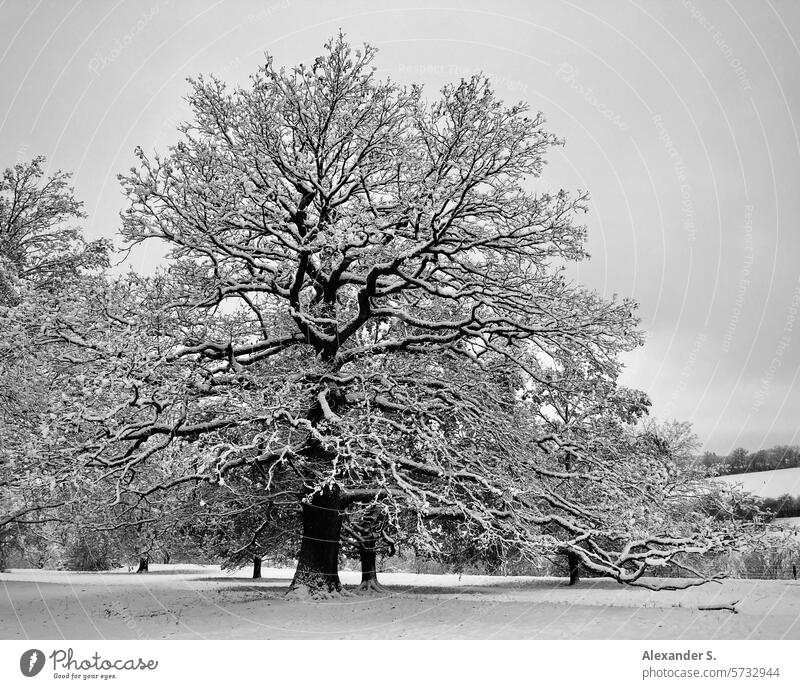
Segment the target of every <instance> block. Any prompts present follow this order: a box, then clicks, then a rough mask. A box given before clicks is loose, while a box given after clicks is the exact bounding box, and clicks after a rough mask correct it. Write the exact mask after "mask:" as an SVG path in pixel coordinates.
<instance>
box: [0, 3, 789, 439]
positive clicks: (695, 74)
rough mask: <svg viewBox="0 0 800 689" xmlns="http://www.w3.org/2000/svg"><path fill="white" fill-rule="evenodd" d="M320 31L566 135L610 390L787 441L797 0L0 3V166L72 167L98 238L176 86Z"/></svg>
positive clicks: (141, 262) (562, 164) (252, 62)
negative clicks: (635, 317)
mask: <svg viewBox="0 0 800 689" xmlns="http://www.w3.org/2000/svg"><path fill="white" fill-rule="evenodd" d="M339 28H342V29H343V30H344V31H345V32H346V33H348V34H349V36H350V38H351V40H352V41H353V42H357V43H361V42H369V43H372V44H373V45H375V46H377V47H378V48H379V49H380V53H379V55H378V67H379V68H380V69H381V71H382V72H383V73H384V74H388V75H391V76H392V77H393V78H395V79H396V80H399V81H403V82H411V81H414V82H418V83H425V84H426V85H428V86H429V88H430V89H431V93H433V92H434V89H437V88H438V87H439V86H440V85H441V84H443V83H445V82H447V81H452V80H457V79H459V78H460V77H461V76H463V75H465V74H469V73H472V72H474V71H477V70H483V71H484V72H486V73H488V74H489V75H490V76H491V77H492V79H493V82H494V84H495V89H496V92H497V94H498V95H499V96H500V97H502V98H504V99H506V100H512V101H517V100H524V101H526V102H528V103H529V104H530V105H531V107H532V108H533V109H534V110H542V111H543V112H544V113H545V115H546V116H547V118H548V121H549V124H550V127H551V129H552V130H553V131H554V132H555V133H557V134H559V135H560V136H563V137H565V138H566V140H567V145H566V147H565V148H563V149H559V150H558V151H556V152H555V153H554V154H553V156H552V158H551V161H550V165H549V166H548V168H546V171H545V179H546V182H547V183H548V184H549V185H552V186H556V187H564V188H567V189H575V188H582V189H588V190H589V191H590V192H591V194H592V208H591V212H590V214H589V216H588V217H587V224H588V225H589V229H590V233H589V236H590V242H589V246H590V251H591V253H592V260H591V262H589V263H587V264H584V265H582V266H580V267H579V269H578V270H577V276H578V277H579V279H580V280H581V281H582V282H584V283H585V284H587V285H589V286H592V287H595V288H597V289H598V290H600V291H601V292H603V293H605V294H607V295H611V294H612V293H615V292H616V293H618V294H620V295H628V296H633V297H635V298H636V299H637V300H638V301H639V302H640V304H641V308H640V314H641V316H642V320H643V326H644V328H645V329H646V330H647V333H648V338H647V345H646V346H645V347H644V348H643V349H641V350H640V351H638V352H636V353H635V354H634V355H631V356H629V357H628V358H627V363H628V367H627V369H626V372H625V374H624V381H625V383H626V384H628V385H633V386H636V387H639V388H642V389H644V390H646V391H648V392H649V393H650V395H651V396H652V398H653V400H654V403H655V404H654V409H655V413H656V414H657V415H658V416H660V417H664V418H673V417H675V418H678V419H688V420H690V421H692V422H693V423H694V424H695V429H696V431H697V432H698V434H699V435H700V438H701V440H702V441H703V443H704V447H705V448H706V449H711V450H715V451H718V452H727V451H729V450H730V449H732V448H733V447H734V446H738V445H742V446H744V447H746V448H748V449H751V450H753V449H757V448H759V447H767V446H771V445H774V444H778V443H797V442H800V432H798V429H799V428H800V425H799V423H800V385H798V374H800V270H799V269H798V264H799V263H800V261H799V260H798V259H800V232H799V231H798V221H797V218H798V217H800V188H798V179H800V174H799V173H800V134H798V128H800V127H798V123H796V122H795V121H794V119H793V113H794V112H800V79H798V78H797V74H798V71H799V70H800V3H797V2H794V0H781V1H776V0H764V1H763V2H758V3H754V2H748V1H746V0H736V1H735V2H725V1H722V0H719V1H714V2H706V1H704V0H692V1H691V2H689V1H688V0H676V1H675V2H669V3H668V2H661V1H656V0H647V1H645V0H637V1H635V2H624V1H622V0H614V1H613V2H611V1H598V0H591V1H590V0H580V1H577V0H576V1H575V2H566V1H562V2H559V1H556V0H552V1H550V0H536V1H533V2H531V1H523V0H516V1H514V0H494V2H492V3H485V2H478V1H477V0H475V1H473V0H461V1H458V2H456V1H452V0H450V1H448V0H440V1H439V2H435V3H431V2H425V1H423V0H417V1H416V2H400V1H398V0H395V1H393V2H389V1H382V0H364V1H362V0H350V1H339V2H331V1H323V0H266V1H262V2H256V1H245V0H240V1H237V2H233V1H231V0H223V1H218V2H214V1H212V0H209V1H198V2H191V3H190V2H178V1H177V0H166V1H161V2H159V1H158V0H153V2H146V1H145V2H124V1H120V2H113V1H107V2H101V1H100V0H88V1H84V2H76V3H69V2H55V1H51V2H30V1H23V0H6V1H5V2H2V3H0V84H2V91H0V167H5V166H7V165H9V164H13V163H14V162H17V161H21V160H25V159H29V158H30V157H32V156H33V155H36V154H39V153H41V154H45V155H47V156H48V159H49V162H50V164H51V166H52V167H53V168H56V167H60V168H62V169H65V170H74V171H75V186H76V188H77V192H78V195H79V197H80V198H81V199H83V200H84V201H85V202H86V207H87V211H88V212H89V216H90V217H89V219H88V221H87V226H86V227H87V233H88V234H89V235H90V236H100V235H105V236H113V235H114V233H115V232H116V230H117V227H118V224H119V223H118V218H117V214H118V213H119V212H120V210H121V209H122V207H123V199H122V197H121V194H120V191H119V187H118V184H117V181H116V174H117V173H118V172H121V171H124V170H126V169H127V168H129V167H130V166H131V165H132V163H133V154H132V152H133V148H134V146H136V145H141V146H142V147H143V148H145V150H152V149H153V148H154V147H158V148H162V149H163V148H164V147H166V146H167V145H168V144H169V143H171V142H172V140H173V139H174V134H173V131H174V125H175V123H176V122H177V121H178V120H180V119H182V118H184V117H185V115H186V112H187V111H186V109H185V106H184V103H183V101H182V96H183V95H184V94H185V93H186V84H185V81H184V80H185V78H186V77H188V76H195V75H197V74H198V73H208V72H213V73H215V74H217V75H219V76H221V77H222V78H224V79H225V80H226V81H227V82H228V83H230V84H236V83H245V82H246V81H247V76H248V75H249V74H250V73H252V72H253V71H255V69H256V67H257V65H258V64H259V63H260V62H261V61H262V60H263V55H264V52H265V51H266V52H269V53H271V54H273V55H274V56H275V59H276V61H277V62H278V63H279V64H295V63H297V62H301V61H310V60H311V59H313V58H314V57H315V56H317V55H319V54H321V52H322V44H323V43H324V41H325V39H326V38H328V37H330V36H331V35H332V34H334V33H335V32H336V31H337V30H338V29H339ZM151 251H153V252H155V251H157V249H155V248H153V249H152V250H151ZM154 260H155V253H152V254H150V255H148V254H147V253H146V252H143V251H142V252H139V253H137V254H135V255H134V256H133V257H132V259H131V263H132V265H133V266H134V267H135V268H137V269H147V268H148V267H149V266H151V265H152V264H153V262H154Z"/></svg>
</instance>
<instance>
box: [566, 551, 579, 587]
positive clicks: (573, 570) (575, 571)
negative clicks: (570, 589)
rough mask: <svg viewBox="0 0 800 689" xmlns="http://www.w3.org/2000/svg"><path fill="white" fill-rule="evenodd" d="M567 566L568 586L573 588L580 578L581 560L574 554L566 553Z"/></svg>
mask: <svg viewBox="0 0 800 689" xmlns="http://www.w3.org/2000/svg"><path fill="white" fill-rule="evenodd" d="M567 566H568V568H569V585H570V586H574V585H575V584H577V583H578V581H580V578H581V576H580V573H581V559H580V558H579V557H578V556H577V555H576V554H575V553H572V552H568V553H567Z"/></svg>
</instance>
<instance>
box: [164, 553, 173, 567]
mask: <svg viewBox="0 0 800 689" xmlns="http://www.w3.org/2000/svg"><path fill="white" fill-rule="evenodd" d="M171 559H172V556H171V555H170V554H169V551H167V550H165V551H164V564H165V565H168V564H169V561H170V560H171Z"/></svg>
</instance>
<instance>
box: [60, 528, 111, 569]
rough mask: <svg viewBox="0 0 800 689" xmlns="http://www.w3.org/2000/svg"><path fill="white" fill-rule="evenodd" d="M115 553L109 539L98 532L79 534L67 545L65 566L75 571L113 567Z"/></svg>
mask: <svg viewBox="0 0 800 689" xmlns="http://www.w3.org/2000/svg"><path fill="white" fill-rule="evenodd" d="M112 559H113V554H112V553H111V549H110V548H109V543H108V541H107V540H106V539H105V538H103V537H102V536H99V535H97V534H88V533H83V534H78V535H76V536H75V537H74V538H73V539H71V540H70V542H69V543H68V545H67V550H66V553H65V557H64V568H65V569H68V570H70V571H73V572H97V571H100V570H105V569H111V561H112Z"/></svg>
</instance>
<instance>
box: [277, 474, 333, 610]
mask: <svg viewBox="0 0 800 689" xmlns="http://www.w3.org/2000/svg"><path fill="white" fill-rule="evenodd" d="M343 508H344V504H343V501H342V498H341V495H340V492H339V490H338V489H330V488H325V489H324V490H322V491H319V492H317V493H315V494H314V495H313V496H312V497H311V498H310V499H309V500H308V501H306V502H303V507H302V509H303V543H302V545H301V546H300V555H299V556H298V559H297V570H296V571H295V574H294V579H293V580H292V584H291V586H290V587H289V593H290V594H291V595H292V596H294V597H298V598H305V597H307V596H309V595H311V596H314V597H317V598H325V597H330V596H332V595H337V594H339V593H340V592H341V590H342V583H341V581H340V580H339V537H340V535H341V530H342V510H343Z"/></svg>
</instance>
